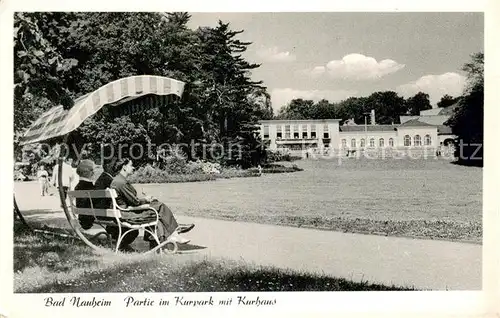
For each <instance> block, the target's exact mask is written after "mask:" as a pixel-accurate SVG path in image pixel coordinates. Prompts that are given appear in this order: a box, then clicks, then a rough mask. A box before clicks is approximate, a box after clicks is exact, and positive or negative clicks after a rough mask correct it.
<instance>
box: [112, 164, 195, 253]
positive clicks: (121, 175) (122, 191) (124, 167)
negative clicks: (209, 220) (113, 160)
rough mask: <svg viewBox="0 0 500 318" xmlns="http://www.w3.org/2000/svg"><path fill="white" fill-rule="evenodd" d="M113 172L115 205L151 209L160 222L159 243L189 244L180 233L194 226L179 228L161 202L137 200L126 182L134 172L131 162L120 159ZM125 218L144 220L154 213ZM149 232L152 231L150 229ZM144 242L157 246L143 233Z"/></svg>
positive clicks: (129, 214) (151, 198) (127, 213)
mask: <svg viewBox="0 0 500 318" xmlns="http://www.w3.org/2000/svg"><path fill="white" fill-rule="evenodd" d="M115 171H119V172H118V174H117V175H116V176H115V177H114V179H113V182H112V183H111V188H113V189H115V190H116V192H117V194H118V197H117V198H116V203H117V204H118V205H119V206H121V207H123V208H127V207H139V206H140V207H144V208H147V207H149V206H150V207H152V208H154V209H155V210H156V211H158V215H159V219H160V222H159V224H158V226H157V232H156V233H157V235H158V238H159V240H160V242H164V241H165V240H167V239H170V240H172V241H174V242H177V243H179V244H185V243H189V240H188V239H186V238H183V237H182V236H181V235H180V233H185V232H188V231H190V230H191V229H192V228H193V227H194V224H186V225H183V226H179V224H178V223H177V220H176V219H175V217H174V215H173V213H172V211H171V210H170V209H169V208H168V207H167V206H166V205H165V204H164V203H162V202H159V201H158V200H156V199H155V198H153V197H151V196H146V197H143V198H139V197H138V196H137V191H136V190H135V188H134V187H133V186H132V184H130V182H128V181H127V178H128V177H129V176H130V175H131V174H132V173H133V172H134V166H133V163H132V160H130V159H121V160H119V161H118V162H117V164H116V165H115ZM124 214H126V215H127V216H125V218H126V219H127V220H128V221H129V222H133V219H134V218H139V219H144V218H145V217H146V218H151V217H155V216H156V213H154V212H153V211H151V210H142V211H133V212H125V213H124ZM150 230H153V229H152V228H151V229H150ZM144 240H145V241H149V245H150V248H154V247H156V246H157V243H156V241H155V240H154V239H153V238H152V237H151V235H150V234H149V233H148V232H145V233H144Z"/></svg>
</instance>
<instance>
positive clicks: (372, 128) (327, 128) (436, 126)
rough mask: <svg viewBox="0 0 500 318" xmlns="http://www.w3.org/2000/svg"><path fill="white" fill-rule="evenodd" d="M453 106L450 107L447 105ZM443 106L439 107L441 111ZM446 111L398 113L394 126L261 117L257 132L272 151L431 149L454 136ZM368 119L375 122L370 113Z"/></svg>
mask: <svg viewBox="0 0 500 318" xmlns="http://www.w3.org/2000/svg"><path fill="white" fill-rule="evenodd" d="M450 107H453V106H450ZM443 110H445V109H441V111H443ZM449 116H450V115H449V114H447V115H443V114H440V113H439V112H436V114H421V116H400V119H401V124H397V125H377V124H368V125H356V124H354V122H353V121H352V120H347V121H346V123H345V124H344V125H340V122H341V120H340V119H320V120H264V121H261V122H260V129H261V131H260V133H261V136H262V138H263V140H264V141H266V142H267V143H268V144H269V148H270V149H272V150H280V149H282V150H290V151H293V152H295V151H303V150H309V149H327V150H333V151H335V150H356V149H376V148H434V149H437V148H438V147H439V146H442V145H447V144H449V143H450V144H451V142H452V141H453V139H454V136H453V135H452V134H451V130H450V128H449V127H447V126H445V125H444V122H445V121H446V120H447V119H448V118H449ZM371 122H372V123H375V116H374V114H373V113H372V118H371Z"/></svg>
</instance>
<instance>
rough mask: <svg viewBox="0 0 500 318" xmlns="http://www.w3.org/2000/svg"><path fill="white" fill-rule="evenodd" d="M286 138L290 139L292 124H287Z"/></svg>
mask: <svg viewBox="0 0 500 318" xmlns="http://www.w3.org/2000/svg"><path fill="white" fill-rule="evenodd" d="M285 139H290V125H285Z"/></svg>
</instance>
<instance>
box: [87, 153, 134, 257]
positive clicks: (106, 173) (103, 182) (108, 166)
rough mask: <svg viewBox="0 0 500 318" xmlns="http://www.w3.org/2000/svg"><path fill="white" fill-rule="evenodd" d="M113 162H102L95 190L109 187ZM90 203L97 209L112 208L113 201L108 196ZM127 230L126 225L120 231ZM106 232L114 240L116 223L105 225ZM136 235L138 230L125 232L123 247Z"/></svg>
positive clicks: (115, 238) (116, 232)
mask: <svg viewBox="0 0 500 318" xmlns="http://www.w3.org/2000/svg"><path fill="white" fill-rule="evenodd" d="M114 164H115V162H114V161H106V162H103V166H102V168H103V170H102V173H101V174H100V175H99V177H98V178H97V179H96V181H95V184H94V187H95V189H96V190H105V189H107V188H111V182H113V176H112V175H111V174H112V173H113V166H114ZM92 203H94V206H95V207H96V208H98V209H111V208H113V202H112V201H111V199H108V198H102V199H95V200H93V201H92ZM128 230H129V228H128V227H124V226H123V227H122V233H124V232H125V231H128ZM106 232H108V233H109V234H110V235H111V237H112V238H113V239H114V240H117V239H118V232H119V230H118V226H117V225H116V226H114V225H106ZM138 235H139V231H131V232H129V233H127V235H126V236H125V237H124V238H123V240H122V244H123V246H124V248H128V246H129V245H130V244H132V242H134V240H135V239H136V238H137V236H138ZM129 249H130V248H129Z"/></svg>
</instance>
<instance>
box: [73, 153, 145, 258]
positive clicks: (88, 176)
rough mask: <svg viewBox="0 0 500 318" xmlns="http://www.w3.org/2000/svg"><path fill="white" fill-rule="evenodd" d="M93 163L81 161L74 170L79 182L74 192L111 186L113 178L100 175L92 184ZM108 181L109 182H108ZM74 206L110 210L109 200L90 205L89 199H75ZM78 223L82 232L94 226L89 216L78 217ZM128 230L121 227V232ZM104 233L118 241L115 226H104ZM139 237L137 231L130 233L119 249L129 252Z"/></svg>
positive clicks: (97, 201)
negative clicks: (131, 245)
mask: <svg viewBox="0 0 500 318" xmlns="http://www.w3.org/2000/svg"><path fill="white" fill-rule="evenodd" d="M94 168H95V165H94V162H93V161H92V160H82V161H81V162H80V164H79V165H78V167H77V168H76V173H77V174H78V176H79V182H78V184H77V185H76V186H75V190H103V189H106V188H109V186H110V185H111V181H112V180H113V178H112V177H111V176H109V175H108V176H109V178H111V179H109V178H107V176H106V175H104V176H103V175H102V174H101V176H100V177H99V178H98V179H97V181H96V184H95V185H94V183H93V182H92V177H93V176H94ZM108 181H109V182H108ZM76 206H77V207H78V208H91V207H92V206H93V207H94V208H96V209H109V208H111V199H105V198H104V199H93V200H92V205H91V202H90V199H87V198H77V199H76ZM99 219H101V217H99ZM102 219H106V220H114V218H106V217H103V218H102ZM78 221H79V222H80V225H81V226H82V228H83V229H84V230H88V229H90V228H92V226H93V225H94V221H95V218H94V217H93V216H90V215H78ZM127 230H128V228H126V227H123V228H122V231H123V232H125V231H127ZM106 232H108V233H109V234H110V235H111V237H112V238H113V239H114V240H115V241H116V240H117V239H118V227H117V226H110V225H108V226H106ZM137 235H139V231H131V232H130V233H128V234H127V235H126V236H125V237H124V238H123V240H122V243H121V244H120V249H121V250H123V251H129V250H132V248H131V247H130V246H129V245H130V244H131V243H132V242H133V241H134V240H135V238H136V237H137Z"/></svg>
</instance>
